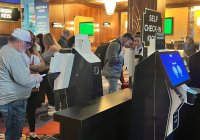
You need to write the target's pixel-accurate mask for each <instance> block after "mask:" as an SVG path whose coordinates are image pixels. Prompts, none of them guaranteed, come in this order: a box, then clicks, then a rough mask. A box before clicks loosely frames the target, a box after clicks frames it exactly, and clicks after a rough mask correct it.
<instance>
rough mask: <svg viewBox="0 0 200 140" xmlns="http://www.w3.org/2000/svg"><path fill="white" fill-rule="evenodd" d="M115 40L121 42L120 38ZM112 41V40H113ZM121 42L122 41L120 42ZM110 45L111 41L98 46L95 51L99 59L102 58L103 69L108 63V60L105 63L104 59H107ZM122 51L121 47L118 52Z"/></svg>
mask: <svg viewBox="0 0 200 140" xmlns="http://www.w3.org/2000/svg"><path fill="white" fill-rule="evenodd" d="M113 42H118V43H120V42H119V41H118V40H114V41H113ZM111 43H112V42H111ZM120 44H121V43H120ZM109 45H110V43H108V44H104V45H102V46H99V47H97V49H96V51H95V52H94V54H95V55H96V56H97V57H99V59H100V60H101V70H102V69H103V67H104V66H105V64H106V63H107V61H108V60H107V61H106V62H105V63H104V59H105V55H106V51H107V49H108V46H109ZM120 52H121V47H120V49H119V51H118V54H120Z"/></svg>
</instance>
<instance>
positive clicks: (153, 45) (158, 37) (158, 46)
mask: <svg viewBox="0 0 200 140" xmlns="http://www.w3.org/2000/svg"><path fill="white" fill-rule="evenodd" d="M158 50H159V51H168V50H167V49H166V48H165V34H164V33H155V38H153V39H150V45H149V47H148V48H147V56H150V55H151V54H152V53H154V52H155V51H158Z"/></svg>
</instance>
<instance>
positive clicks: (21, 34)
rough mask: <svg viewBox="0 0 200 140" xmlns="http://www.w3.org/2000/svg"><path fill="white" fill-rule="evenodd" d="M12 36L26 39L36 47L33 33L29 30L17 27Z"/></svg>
mask: <svg viewBox="0 0 200 140" xmlns="http://www.w3.org/2000/svg"><path fill="white" fill-rule="evenodd" d="M11 35H12V36H14V37H16V38H18V39H20V40H23V41H25V42H26V43H27V44H29V45H31V47H34V46H35V44H34V43H32V42H31V35H30V33H29V32H28V31H26V30H23V29H20V28H17V29H15V30H14V32H13V33H12V34H11Z"/></svg>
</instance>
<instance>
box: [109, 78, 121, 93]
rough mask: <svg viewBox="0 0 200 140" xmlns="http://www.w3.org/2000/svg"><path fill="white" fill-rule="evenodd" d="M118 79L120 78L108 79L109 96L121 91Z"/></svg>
mask: <svg viewBox="0 0 200 140" xmlns="http://www.w3.org/2000/svg"><path fill="white" fill-rule="evenodd" d="M118 79H119V78H107V81H108V83H109V87H108V94H110V93H114V92H117V91H119V87H118Z"/></svg>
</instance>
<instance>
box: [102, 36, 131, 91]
mask: <svg viewBox="0 0 200 140" xmlns="http://www.w3.org/2000/svg"><path fill="white" fill-rule="evenodd" d="M133 41H134V38H133V35H132V34H131V33H125V34H124V35H123V36H122V37H120V38H117V40H116V41H113V42H111V43H110V45H109V46H108V48H107V51H106V55H105V59H104V60H105V62H104V63H105V66H104V67H103V71H102V75H103V76H105V77H106V79H107V80H108V83H109V91H108V94H110V93H113V92H116V91H118V90H119V88H118V79H119V77H120V76H121V73H122V66H123V64H124V57H123V46H128V45H129V44H131V43H133Z"/></svg>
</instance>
